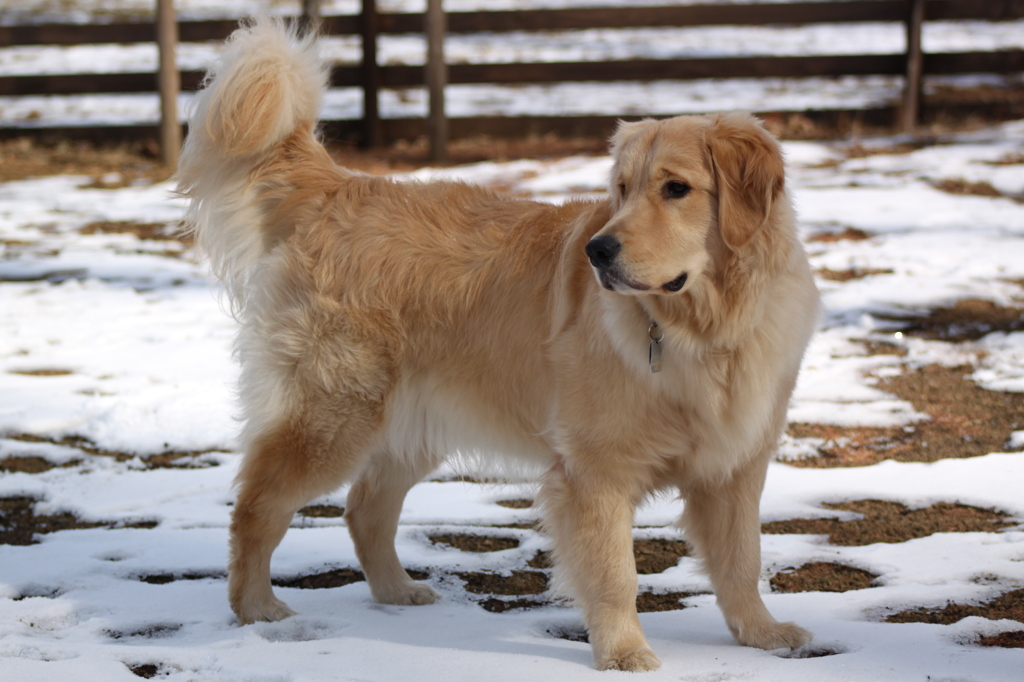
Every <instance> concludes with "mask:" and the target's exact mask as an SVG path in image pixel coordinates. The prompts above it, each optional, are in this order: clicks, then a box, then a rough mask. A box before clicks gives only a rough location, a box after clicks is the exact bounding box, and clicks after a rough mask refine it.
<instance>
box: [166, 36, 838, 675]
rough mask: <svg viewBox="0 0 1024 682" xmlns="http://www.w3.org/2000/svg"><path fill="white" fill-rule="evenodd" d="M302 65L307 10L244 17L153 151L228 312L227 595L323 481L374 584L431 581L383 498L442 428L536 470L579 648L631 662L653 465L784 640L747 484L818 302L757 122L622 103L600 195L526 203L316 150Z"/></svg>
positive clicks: (655, 482) (799, 635)
mask: <svg viewBox="0 0 1024 682" xmlns="http://www.w3.org/2000/svg"><path fill="white" fill-rule="evenodd" d="M328 73H329V71H328V68H327V66H326V65H325V64H324V63H323V62H322V61H321V60H320V59H318V57H317V53H316V42H315V38H313V37H308V36H298V35H297V34H296V33H294V32H292V31H290V30H289V29H287V28H286V27H285V26H284V25H283V24H282V23H280V22H278V21H275V20H271V19H257V20H254V21H251V22H249V23H247V24H246V25H244V26H243V27H242V28H240V29H239V30H237V31H236V32H235V33H234V34H233V35H232V36H231V37H230V38H229V39H228V41H227V44H226V47H225V52H224V53H223V55H222V57H221V58H220V60H219V62H218V63H217V64H216V65H215V66H214V67H213V68H212V69H211V71H210V73H209V74H208V75H207V78H206V81H205V82H204V86H203V88H202V90H201V92H200V93H199V94H198V95H197V98H196V100H195V102H194V109H193V112H192V115H191V119H190V126H189V134H188V137H187V140H186V143H185V146H184V149H183V152H182V156H181V160H180V166H179V175H178V179H179V185H178V191H179V192H180V193H181V194H182V195H183V196H185V197H187V198H188V199H189V202H190V203H189V208H188V209H187V215H186V220H185V224H186V227H187V229H189V230H190V231H191V232H192V233H193V234H194V236H195V238H196V241H197V243H198V245H199V247H200V248H201V249H202V250H203V251H205V253H206V254H207V256H208V258H209V260H210V263H211V266H212V269H213V270H214V272H215V273H216V275H217V276H218V277H219V278H220V279H221V280H222V282H223V284H224V287H225V290H226V292H227V294H228V297H229V299H230V301H231V306H232V311H233V313H234V314H235V316H236V317H237V319H238V320H239V328H240V329H239V333H238V337H237V340H236V344H235V353H236V356H237V358H238V359H239V361H240V363H241V377H240V387H239V394H240V399H241V404H242V409H243V415H242V416H243V418H244V422H243V423H244V425H243V427H242V430H241V436H240V438H241V445H242V447H243V450H244V459H243V463H242V464H241V467H240V470H239V473H238V477H237V480H236V486H237V502H236V504H235V507H234V510H233V515H232V521H231V527H230V535H231V539H230V562H229V585H228V591H229V598H230V603H231V607H232V609H233V610H234V612H235V614H236V615H237V617H238V622H239V623H240V624H243V625H244V624H247V623H252V622H254V621H275V620H278V619H281V618H285V617H288V616H289V615H292V614H293V613H294V612H293V611H292V610H291V609H289V607H288V606H287V605H285V604H284V603H283V602H282V601H280V600H279V599H277V598H276V597H275V596H274V593H273V591H272V589H271V582H270V558H271V554H272V553H273V551H274V549H275V548H276V546H277V545H278V543H279V542H280V541H281V539H282V537H283V536H284V534H285V532H286V530H287V529H288V526H289V523H290V521H291V519H292V516H293V514H294V513H295V512H296V510H298V509H299V508H300V507H302V506H303V505H304V504H306V503H308V502H309V501H310V500H312V499H313V498H315V497H317V496H320V495H323V494H325V493H328V492H330V491H333V490H335V489H337V488H338V487H339V486H341V485H342V484H344V483H346V482H350V483H351V484H352V485H351V488H350V490H349V493H348V501H347V504H346V512H345V517H346V522H347V525H348V528H349V531H350V533H351V535H352V539H353V541H354V543H355V548H356V553H357V555H358V558H359V561H360V563H361V565H362V568H363V571H364V572H365V574H366V579H367V581H368V583H369V588H370V590H371V592H372V594H373V597H374V598H375V599H376V600H377V601H380V602H383V603H387V604H429V603H431V602H433V601H434V600H436V599H437V598H438V594H437V593H436V592H435V591H434V590H433V589H432V588H431V587H430V586H429V585H426V584H424V583H421V582H415V581H413V580H412V579H411V578H410V577H409V575H408V574H407V573H406V572H405V571H404V570H403V568H402V566H401V564H400V563H399V559H398V556H397V554H396V552H395V547H394V537H395V533H396V529H397V525H398V519H399V513H400V511H401V507H402V502H403V499H404V497H405V495H406V493H407V492H408V490H409V489H410V488H411V487H412V486H413V485H414V484H415V483H416V482H417V481H419V480H420V479H422V478H423V477H424V476H426V475H427V474H428V473H430V472H431V471H432V470H434V469H435V468H436V467H437V466H438V465H439V464H441V463H442V462H443V461H444V460H445V459H446V458H447V457H449V456H450V455H451V454H452V453H460V452H461V453H477V454H478V456H489V454H490V453H494V454H495V456H499V457H511V458H513V460H515V461H520V462H528V463H530V464H533V465H539V467H541V468H540V469H538V470H542V471H545V472H546V473H544V474H543V475H542V476H541V478H540V482H541V489H540V493H539V495H538V503H539V504H538V506H539V507H540V509H541V512H542V527H543V529H544V532H545V533H546V534H548V535H549V536H550V538H551V540H552V542H553V546H554V550H553V556H554V560H555V583H556V585H558V586H559V588H560V589H561V590H563V591H564V592H565V593H566V594H568V595H570V596H572V597H573V598H574V599H575V601H576V603H577V604H578V605H579V606H580V607H581V608H582V612H583V616H584V619H585V622H586V626H587V628H588V630H589V632H590V642H591V644H592V646H593V656H594V663H595V665H596V667H597V668H600V669H618V670H630V671H642V670H653V669H656V668H658V667H659V665H660V663H659V660H658V658H657V657H656V656H655V654H654V653H653V652H652V651H651V648H650V646H649V645H648V643H647V640H646V639H645V636H644V633H643V630H642V628H641V626H640V621H639V619H638V617H637V611H636V606H635V597H636V592H637V577H636V567H635V563H634V560H633V555H632V545H633V542H632V535H631V528H632V520H633V515H634V511H635V508H636V506H637V505H638V504H639V503H640V502H641V501H642V500H643V499H644V498H645V497H646V496H648V495H651V494H653V493H656V492H659V491H665V490H670V491H678V492H679V493H680V495H681V497H682V498H683V499H684V501H685V504H684V509H683V512H682V515H681V518H680V525H681V527H682V528H683V529H684V531H685V533H686V534H687V537H688V539H689V541H690V542H691V543H692V545H693V546H694V548H695V550H696V552H697V554H698V556H699V557H700V559H701V561H702V562H703V567H704V568H705V569H706V571H707V572H708V574H709V575H710V578H711V582H712V584H713V587H714V590H715V593H716V595H717V600H718V604H719V606H720V608H721V611H722V613H723V615H724V616H725V621H726V623H727V625H728V627H729V629H730V630H731V631H732V633H733V635H734V636H735V638H736V639H737V640H738V641H739V642H740V643H741V644H744V645H749V646H754V647H760V648H762V649H775V648H781V647H799V646H801V645H803V644H805V643H807V642H808V641H809V640H810V638H811V634H810V633H809V632H808V631H806V630H804V629H803V628H801V627H798V626H797V625H795V624H793V623H780V622H778V621H776V620H775V619H774V618H773V617H772V616H771V615H770V614H769V613H768V611H767V609H766V608H765V605H764V603H763V601H762V599H761V596H760V594H759V592H758V578H759V574H760V570H761V566H760V524H759V516H758V507H759V501H760V496H761V491H762V488H763V485H764V481H765V475H766V471H767V467H768V462H769V460H770V459H771V458H772V456H773V453H774V451H775V449H776V446H777V442H778V439H779V437H780V434H781V431H782V429H783V427H784V424H785V419H786V408H787V403H788V401H789V397H790V394H791V392H792V390H793V387H794V384H795V382H796V378H797V373H798V370H799V367H800V363H801V358H802V356H803V353H804V349H805V347H806V346H807V343H808V341H809V338H810V337H811V335H812V332H813V330H814V328H815V326H816V321H817V318H818V314H819V295H818V291H817V289H816V287H815V285H814V281H813V277H812V274H811V270H810V268H809V265H808V261H807V257H806V254H805V252H804V249H803V247H802V245H801V244H800V242H799V240H798V238H797V235H796V231H795V227H794V212H793V208H792V205H791V202H790V199H789V197H788V195H787V191H786V187H785V173H784V166H783V159H782V156H781V151H780V148H779V144H778V142H777V141H776V140H775V139H774V138H773V137H772V136H771V135H770V134H769V133H768V132H767V131H766V130H765V129H764V128H763V127H762V125H761V124H760V123H759V122H758V121H757V119H755V118H754V117H752V116H749V115H743V114H723V115H712V116H695V117H678V118H672V119H667V120H660V121H655V120H643V121H639V122H632V123H621V124H620V125H619V126H618V129H617V131H616V132H615V134H614V137H613V138H612V140H611V149H612V155H613V159H614V162H613V168H612V171H611V182H610V192H609V196H608V198H606V199H602V200H594V199H593V198H591V199H588V200H575V201H569V202H567V203H565V204H563V205H548V204H542V203H537V202H533V201H528V200H524V199H518V198H512V197H508V196H503V195H501V194H498V193H495V192H492V191H489V190H487V189H483V188H480V187H474V186H472V185H468V184H463V183H458V182H430V183H416V182H402V181H396V180H393V179H389V178H384V177H373V176H369V175H364V174H360V173H357V172H353V171H351V170H347V169H345V168H342V167H339V166H338V165H336V164H335V163H334V162H333V161H332V159H331V158H330V156H329V155H328V153H327V151H326V150H325V148H324V147H323V146H322V144H321V143H320V141H319V140H318V137H317V128H316V119H317V112H318V107H319V104H320V100H321V96H322V94H323V92H324V89H325V88H326V85H327V82H328Z"/></svg>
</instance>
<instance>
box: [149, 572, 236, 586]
mask: <svg viewBox="0 0 1024 682" xmlns="http://www.w3.org/2000/svg"><path fill="white" fill-rule="evenodd" d="M226 577H227V575H226V574H224V573H191V572H189V573H151V574H149V575H140V576H139V581H140V582H144V583H146V584H148V585H167V584H169V583H174V582H178V581H179V580H209V579H214V580H220V579H223V578H226Z"/></svg>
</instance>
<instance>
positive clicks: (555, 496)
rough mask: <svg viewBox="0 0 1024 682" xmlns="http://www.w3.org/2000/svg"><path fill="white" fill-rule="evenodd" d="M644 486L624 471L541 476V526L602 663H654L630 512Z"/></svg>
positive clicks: (608, 666)
mask: <svg viewBox="0 0 1024 682" xmlns="http://www.w3.org/2000/svg"><path fill="white" fill-rule="evenodd" d="M638 498H639V493H638V492H637V491H636V490H634V489H633V486H631V485H630V484H629V483H628V482H626V481H625V480H624V479H623V477H621V476H620V477H612V476H609V475H606V474H603V473H593V472H589V471H585V470H580V468H577V469H576V470H572V469H570V470H568V471H567V469H566V467H565V465H563V464H562V463H561V462H560V463H559V464H557V465H556V466H554V467H553V468H552V469H551V470H550V471H549V472H548V473H547V474H546V475H545V476H544V478H543V479H542V489H541V498H540V501H541V507H542V509H543V512H544V528H545V530H546V531H547V532H548V533H549V534H550V535H551V537H552V539H553V540H554V547H555V552H554V553H555V566H556V574H557V576H558V579H557V583H558V584H559V586H560V587H562V588H564V589H566V591H568V592H569V593H571V594H572V595H573V596H574V597H575V598H576V600H577V602H578V603H579V605H580V606H581V607H582V608H583V617H584V619H585V620H586V624H587V629H588V630H589V631H590V643H591V646H592V647H593V651H594V664H595V666H596V667H597V668H598V669H599V670H630V671H641V670H657V669H658V668H659V667H660V666H661V662H660V661H659V660H658V657H657V656H655V655H654V652H653V651H651V648H650V646H649V645H648V644H647V639H646V638H645V637H644V632H643V629H642V628H641V627H640V619H639V618H638V616H637V612H636V591H637V578H636V562H635V561H634V559H633V534H632V528H633V513H634V511H635V508H636V503H637V499H638Z"/></svg>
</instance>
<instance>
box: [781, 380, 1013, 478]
mask: <svg viewBox="0 0 1024 682" xmlns="http://www.w3.org/2000/svg"><path fill="white" fill-rule="evenodd" d="M971 372H973V368H971V367H942V366H940V365H928V366H926V367H921V368H918V369H914V370H912V371H909V372H906V373H904V374H900V375H898V376H894V377H887V378H885V379H883V380H881V381H879V383H878V387H879V388H880V389H881V390H883V391H886V392H888V393H892V394H895V395H896V396H897V397H898V398H900V399H902V400H906V401H908V402H909V403H911V404H912V405H913V406H914V409H915V410H917V411H918V412H923V413H925V414H928V415H930V416H931V419H927V420H924V421H919V422H915V423H914V424H913V425H911V426H905V427H892V428H875V427H840V426H830V425H827V424H800V423H794V424H790V425H789V428H788V433H789V435H791V436H793V437H794V438H820V439H822V440H824V441H825V442H824V444H822V445H820V446H819V447H818V452H819V454H818V456H816V457H809V458H806V459H801V460H794V461H791V462H788V463H789V464H791V465H793V466H798V467H845V466H867V465H870V464H875V463H877V462H880V461H882V460H884V459H894V460H897V461H900V462H935V461H938V460H940V459H950V458H965V457H979V456H983V455H987V454H989V453H992V452H1001V451H1003V450H1005V449H1006V443H1007V441H1008V439H1009V437H1010V434H1011V433H1012V432H1013V431H1017V430H1020V428H1021V425H1022V424H1024V393H1011V392H1004V391H989V390H986V389H984V388H981V387H980V386H978V385H977V384H975V383H974V382H973V381H971V380H970V379H969V378H967V375H968V374H970V373H971Z"/></svg>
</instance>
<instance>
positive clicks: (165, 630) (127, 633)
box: [103, 623, 182, 639]
mask: <svg viewBox="0 0 1024 682" xmlns="http://www.w3.org/2000/svg"><path fill="white" fill-rule="evenodd" d="M181 627H182V626H181V624H180V623H171V624H168V623H158V624H156V625H150V626H148V627H144V628H139V629H138V630H104V631H103V633H104V634H105V635H106V636H107V637H110V638H111V639H136V638H140V637H141V638H145V639H159V638H160V637H169V636H170V635H173V634H174V633H175V632H177V631H178V630H180V629H181Z"/></svg>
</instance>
